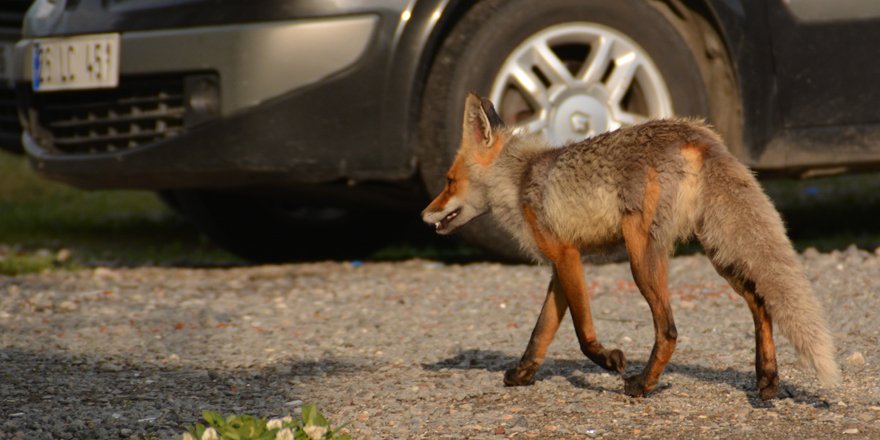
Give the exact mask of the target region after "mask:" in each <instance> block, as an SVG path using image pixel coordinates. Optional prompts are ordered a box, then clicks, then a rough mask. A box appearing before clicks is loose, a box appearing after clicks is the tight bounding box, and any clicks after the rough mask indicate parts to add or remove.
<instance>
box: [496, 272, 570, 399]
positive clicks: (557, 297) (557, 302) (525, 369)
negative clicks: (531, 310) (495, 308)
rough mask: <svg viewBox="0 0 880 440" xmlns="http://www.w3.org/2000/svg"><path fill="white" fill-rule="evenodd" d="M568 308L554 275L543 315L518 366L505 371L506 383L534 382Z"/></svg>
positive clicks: (512, 384) (539, 318)
mask: <svg viewBox="0 0 880 440" xmlns="http://www.w3.org/2000/svg"><path fill="white" fill-rule="evenodd" d="M567 309H568V301H566V300H565V294H564V293H563V292H562V289H560V288H559V283H558V281H557V279H556V276H555V275H554V276H553V279H551V280H550V285H549V286H548V287H547V298H546V299H545V300H544V307H543V308H541V315H540V316H539V317H538V322H537V323H536V324H535V329H534V330H532V337H531V339H529V345H528V347H526V352H525V353H523V355H522V359H520V361H519V364H518V365H517V366H516V368H512V369H510V370H507V371H506V372H505V373H504V384H505V385H507V386H519V385H528V384H530V383H532V379H533V378H534V377H535V373H536V372H537V371H538V368H540V367H541V364H542V363H544V356H546V355H547V347H549V346H550V342H552V341H553V336H555V335H556V331H557V330H559V323H560V322H562V318H563V317H565V311H566V310H567Z"/></svg>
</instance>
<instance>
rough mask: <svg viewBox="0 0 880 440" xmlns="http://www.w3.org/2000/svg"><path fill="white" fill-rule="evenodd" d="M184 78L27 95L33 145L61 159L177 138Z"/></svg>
mask: <svg viewBox="0 0 880 440" xmlns="http://www.w3.org/2000/svg"><path fill="white" fill-rule="evenodd" d="M184 78H185V77H184V76H182V75H162V76H146V77H144V76H142V77H123V78H120V82H119V86H118V87H116V88H114V89H106V90H87V91H69V92H47V93H31V94H30V95H31V100H32V102H31V106H30V107H31V108H32V109H33V110H35V111H36V114H37V121H38V124H39V128H38V129H35V128H32V129H31V133H32V134H33V135H34V138H35V140H36V141H37V142H38V143H40V144H41V145H42V146H44V147H48V149H49V150H50V151H56V152H58V153H61V154H89V153H108V152H113V151H119V150H124V149H131V148H135V147H138V146H141V145H145V144H149V143H151V142H155V141H159V140H163V139H168V138H171V137H174V136H177V135H179V134H180V133H181V132H182V131H183V129H184V116H185V114H186V108H185V106H184V101H185V100H184V96H185V93H184V92H185V91H184V82H185V81H184Z"/></svg>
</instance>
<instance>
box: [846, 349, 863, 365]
mask: <svg viewBox="0 0 880 440" xmlns="http://www.w3.org/2000/svg"><path fill="white" fill-rule="evenodd" d="M846 362H847V363H848V364H850V365H865V356H864V355H862V352H860V351H857V352H855V353H853V354H851V355H849V357H847V358H846Z"/></svg>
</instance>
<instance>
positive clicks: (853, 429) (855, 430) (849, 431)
mask: <svg viewBox="0 0 880 440" xmlns="http://www.w3.org/2000/svg"><path fill="white" fill-rule="evenodd" d="M843 433H844V434H858V433H859V429H858V428H849V429H846V430H844V431H843Z"/></svg>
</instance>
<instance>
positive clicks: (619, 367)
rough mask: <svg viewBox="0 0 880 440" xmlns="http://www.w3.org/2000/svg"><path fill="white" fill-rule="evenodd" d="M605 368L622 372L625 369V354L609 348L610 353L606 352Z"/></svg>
mask: <svg viewBox="0 0 880 440" xmlns="http://www.w3.org/2000/svg"><path fill="white" fill-rule="evenodd" d="M606 369H607V370H609V371H616V372H617V373H618V374H623V372H624V371H626V356H624V355H623V352H622V351H620V350H616V349H615V350H611V353H609V354H608V367H606Z"/></svg>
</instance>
